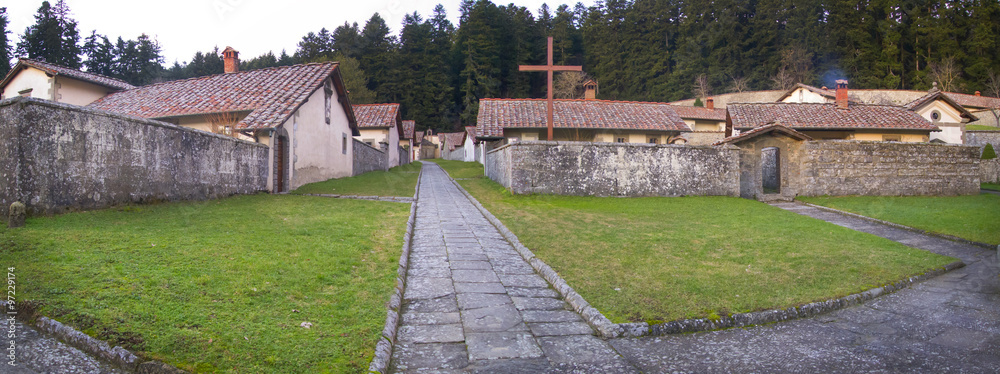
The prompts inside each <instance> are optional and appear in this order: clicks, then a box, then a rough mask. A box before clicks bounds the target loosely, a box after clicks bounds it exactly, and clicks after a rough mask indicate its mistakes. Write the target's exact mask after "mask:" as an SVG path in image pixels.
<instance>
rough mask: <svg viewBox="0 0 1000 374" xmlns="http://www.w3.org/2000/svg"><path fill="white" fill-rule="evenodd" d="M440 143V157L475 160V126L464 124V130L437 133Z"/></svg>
mask: <svg viewBox="0 0 1000 374" xmlns="http://www.w3.org/2000/svg"><path fill="white" fill-rule="evenodd" d="M439 136H440V138H441V139H442V140H443V142H442V143H441V158H443V159H445V160H455V161H466V162H472V161H476V152H477V149H478V148H477V143H478V141H477V140H476V128H475V127H474V126H466V127H465V131H460V132H449V133H443V134H439Z"/></svg>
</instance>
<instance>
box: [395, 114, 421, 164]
mask: <svg viewBox="0 0 1000 374" xmlns="http://www.w3.org/2000/svg"><path fill="white" fill-rule="evenodd" d="M416 127H417V121H414V120H405V121H403V137H402V138H399V146H400V147H403V148H404V149H406V151H407V152H409V154H410V160H416V159H417V151H416V147H414V146H413V145H414V144H416V139H417V134H416Z"/></svg>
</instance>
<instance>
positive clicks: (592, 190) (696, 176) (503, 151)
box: [486, 141, 739, 196]
mask: <svg viewBox="0 0 1000 374" xmlns="http://www.w3.org/2000/svg"><path fill="white" fill-rule="evenodd" d="M486 169H487V172H488V174H489V176H490V178H491V179H493V180H494V181H497V183H500V184H501V185H503V186H505V187H507V188H508V189H509V190H510V191H511V192H513V193H515V194H532V193H542V194H557V195H577V196H683V195H722V196H738V195H739V158H738V150H737V149H736V148H735V147H693V146H682V145H653V144H631V143H591V142H549V141H527V142H517V143H512V144H509V145H506V146H503V147H500V148H498V149H496V150H494V151H492V152H490V153H489V155H488V156H487V166H486Z"/></svg>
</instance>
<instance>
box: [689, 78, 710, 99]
mask: <svg viewBox="0 0 1000 374" xmlns="http://www.w3.org/2000/svg"><path fill="white" fill-rule="evenodd" d="M693 91H694V95H695V97H698V98H702V99H704V98H706V97H708V95H709V94H711V93H712V92H711V91H712V88H711V87H710V86H709V85H708V76H707V75H705V74H699V75H698V77H696V78H695V79H694V86H693Z"/></svg>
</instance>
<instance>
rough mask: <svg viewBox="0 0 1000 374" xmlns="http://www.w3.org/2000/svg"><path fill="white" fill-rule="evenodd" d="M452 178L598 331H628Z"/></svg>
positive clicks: (611, 335) (615, 333) (607, 336)
mask: <svg viewBox="0 0 1000 374" xmlns="http://www.w3.org/2000/svg"><path fill="white" fill-rule="evenodd" d="M448 178H449V179H450V180H451V183H453V184H455V186H456V187H458V190H459V191H462V194H464V195H465V197H466V198H468V199H469V201H471V202H472V205H474V206H475V207H476V209H479V211H480V212H481V213H482V214H483V216H485V217H486V219H487V220H488V221H490V223H491V224H493V226H494V227H496V228H497V230H498V231H500V234H501V235H503V237H504V238H505V239H507V241H508V242H510V243H511V244H512V245H513V246H514V249H515V250H517V252H518V253H519V254H520V255H521V257H522V258H524V260H525V261H527V262H528V264H530V265H531V267H532V268H534V269H535V271H536V272H538V274H539V275H541V276H542V278H544V279H545V280H546V281H547V282H549V284H550V285H552V288H554V289H555V290H556V291H557V292H559V294H560V295H562V296H563V298H564V299H566V302H567V303H569V305H570V306H572V307H573V310H575V311H576V312H577V313H579V314H580V315H581V316H582V317H583V319H584V320H586V321H587V324H589V325H590V326H591V327H593V328H594V329H595V330H597V333H598V334H599V335H600V336H601V337H602V338H605V339H610V338H617V337H620V336H622V335H623V334H624V333H625V330H624V329H623V327H622V326H620V325H618V324H615V323H612V322H611V320H609V319H608V318H607V317H605V316H604V314H601V312H600V311H598V310H597V309H595V308H594V307H592V306H590V303H588V302H587V300H584V298H583V296H580V294H579V293H577V292H576V290H574V289H573V288H572V287H570V286H569V284H568V283H566V280H564V279H563V278H562V277H560V276H559V274H558V273H556V272H555V270H553V269H552V268H551V267H549V265H548V264H546V263H545V262H543V261H542V260H541V259H539V258H537V257H535V254H534V253H532V252H531V250H530V249H528V248H527V247H525V246H524V244H521V241H520V240H518V239H517V235H514V233H513V232H511V231H510V230H509V229H507V226H504V224H503V222H500V220H499V219H497V217H495V216H493V213H490V211H489V210H486V208H485V207H483V205H482V204H480V203H479V201H478V200H476V198H474V197H472V195H470V194H469V192H468V191H466V190H465V188H462V185H460V184H458V182H457V181H455V179H454V178H451V176H448Z"/></svg>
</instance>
